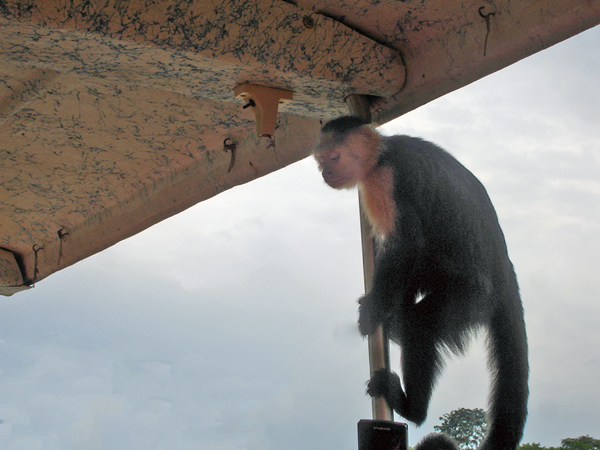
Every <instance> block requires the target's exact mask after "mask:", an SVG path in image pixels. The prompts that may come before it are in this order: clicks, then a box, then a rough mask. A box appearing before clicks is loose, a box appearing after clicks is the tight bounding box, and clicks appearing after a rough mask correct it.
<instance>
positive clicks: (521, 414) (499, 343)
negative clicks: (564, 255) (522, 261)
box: [479, 274, 529, 450]
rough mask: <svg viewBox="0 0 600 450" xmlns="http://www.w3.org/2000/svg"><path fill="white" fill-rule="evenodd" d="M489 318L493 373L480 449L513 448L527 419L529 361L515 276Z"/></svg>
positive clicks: (500, 449) (490, 362)
mask: <svg viewBox="0 0 600 450" xmlns="http://www.w3.org/2000/svg"><path fill="white" fill-rule="evenodd" d="M512 278H513V281H512V284H513V285H512V286H510V288H509V289H508V291H509V292H508V293H507V296H506V297H505V300H504V301H503V302H501V303H500V305H501V307H500V308H499V309H498V311H497V312H496V314H494V316H493V317H492V320H491V323H490V327H489V335H488V346H489V353H490V361H489V366H490V370H491V372H492V389H491V393H490V409H489V413H488V416H489V429H488V433H487V435H486V437H485V440H484V441H483V443H482V444H481V446H480V448H479V450H514V449H516V448H517V447H518V445H519V442H520V441H521V438H522V437H523V428H524V427H525V419H526V418H527V397H528V396H529V389H528V385H527V380H528V377H529V364H528V361H527V336H526V333H525V320H524V318H523V306H522V304H521V299H520V297H519V291H518V287H517V282H516V278H514V274H513V277H512Z"/></svg>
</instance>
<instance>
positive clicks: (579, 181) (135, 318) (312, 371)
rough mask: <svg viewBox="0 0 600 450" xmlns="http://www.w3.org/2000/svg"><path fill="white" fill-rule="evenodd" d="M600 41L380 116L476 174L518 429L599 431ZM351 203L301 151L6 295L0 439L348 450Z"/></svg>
mask: <svg viewBox="0 0 600 450" xmlns="http://www.w3.org/2000/svg"><path fill="white" fill-rule="evenodd" d="M599 47H600V27H596V28H594V29H592V30H588V31H587V32H584V33H582V34H580V35H578V36H576V37H573V38H571V39H569V40H567V41H565V42H563V43H561V44H558V45H556V46H554V47H552V48H550V49H548V50H545V51H543V52H540V53H538V54H536V55H533V56H531V57H529V58H527V59H525V60H523V61H521V62H519V63H516V64H514V65H512V66H510V67H508V68H506V69H504V70H502V71H500V72H498V73H496V74H493V75H490V76H488V77H486V78H484V79H482V80H479V81H477V82H475V83H473V84H471V85H469V86H467V87H465V88H463V89H460V90H459V91H456V92H453V93H451V94H448V95H446V96H444V97H442V98H440V99H437V100H435V101H433V102H431V103H429V104H427V105H425V106H423V107H421V108H419V109H417V110H415V111H413V112H411V113H409V114H406V115H405V116H403V117H401V118H399V119H397V120H396V121H394V122H392V123H389V124H387V125H386V126H384V127H383V128H382V130H381V131H382V133H384V134H409V135H413V136H420V137H423V138H425V139H427V140H430V141H433V142H435V143H437V144H438V145H440V146H442V147H444V148H445V149H446V150H448V151H449V152H450V153H452V154H453V155H454V156H455V157H456V158H457V159H459V160H460V161H461V162H462V163H463V164H464V165H465V166H466V167H467V168H469V169H470V170H471V171H472V172H473V173H474V174H475V175H476V176H477V177H478V178H479V179H480V180H481V181H482V182H483V184H484V185H485V186H486V188H487V190H488V193H489V194H490V197H491V199H492V201H493V202H494V205H495V207H496V210H497V213H498V216H499V218H500V223H501V225H502V227H503V230H504V233H505V236H506V239H507V243H508V248H509V254H510V257H511V260H512V262H513V263H514V265H515V268H516V272H517V276H518V278H519V283H520V288H521V295H522V298H523V304H524V308H525V319H526V324H527V332H528V339H529V355H530V365H531V374H530V400H529V416H528V421H527V424H526V428H525V435H524V438H523V442H539V443H541V445H543V446H558V445H560V440H561V439H564V438H569V437H578V436H581V435H586V434H588V435H590V436H593V437H595V438H600V402H599V401H598V400H599V399H600V383H599V382H598V380H599V379H600V326H599V323H600V276H599V274H600V257H599V256H598V255H600V81H599V80H600V51H599V50H600V48H599ZM357 208H358V207H357V193H356V192H355V191H341V192H340V191H335V190H333V189H330V188H328V187H327V186H326V185H325V184H324V183H323V181H322V179H321V176H320V174H319V172H318V170H317V167H316V163H315V162H314V161H313V160H312V159H306V160H303V161H301V162H299V163H296V164H293V165H291V166H289V167H287V168H285V169H283V170H280V171H278V172H276V173H273V174H271V175H268V176H266V177H263V178H261V179H259V180H257V181H254V182H252V183H249V184H246V185H243V186H239V187H236V188H233V189H231V190H229V191H227V192H224V193H222V194H220V195H218V196H217V197H215V198H213V199H210V200H207V201H205V202H203V203H200V204H198V205H196V206H195V207H193V208H190V209H189V210H187V211H185V212H183V213H181V214H178V215H177V216H175V217H173V218H170V219H168V220H166V221H164V222H162V223H160V224H158V225H155V226H153V227H152V228H150V229H148V230H146V231H144V232H142V233H140V234H139V235H137V236H134V237H132V238H130V239H127V240H125V241H123V242H121V243H119V244H117V245H115V246H114V247H111V248H110V249H108V250H106V251H104V252H101V253H99V254H97V255H95V256H93V257H90V258H88V259H86V260H84V261H82V262H80V263H78V264H76V265H74V266H72V267H70V268H68V269H66V270H63V271H61V272H58V273H56V274H54V275H52V276H50V277H49V278H48V279H46V280H43V281H41V282H39V283H37V284H36V286H35V288H34V289H31V290H29V291H26V292H22V293H19V294H16V295H14V296H12V297H0V420H1V423H0V448H2V449H7V450H104V449H110V450H137V449H140V450H141V449H143V450H151V449H152V450H154V449H156V450H192V449H193V450H234V449H248V450H258V449H260V450H271V449H273V450H275V449H277V450H296V449H298V450H300V449H303V450H306V449H313V450H320V449H328V450H331V449H340V450H341V449H355V448H357V437H356V423H357V422H358V420H360V419H368V418H371V405H370V400H369V398H368V397H367V396H366V395H365V384H366V381H367V379H368V378H369V368H368V356H367V343H366V341H365V340H364V339H363V338H362V337H361V336H360V335H359V333H358V331H357V329H356V319H357V304H356V300H357V299H358V297H359V296H360V295H362V293H363V281H362V260H361V250H360V237H359V224H358V212H357V211H358V209H357ZM482 343H483V339H482V338H481V337H479V338H478V339H476V340H474V342H473V343H472V345H471V348H470V350H469V352H468V354H467V355H466V356H465V357H464V358H456V357H455V358H452V359H450V360H449V362H448V363H447V367H446V370H445V371H444V373H443V375H442V377H441V379H440V381H439V383H438V385H437V388H436V390H435V392H434V395H433V400H432V403H431V406H430V410H429V415H428V420H427V421H426V422H425V424H424V425H423V426H421V427H420V428H416V427H414V426H411V427H410V428H409V444H410V445H414V444H415V443H416V442H417V441H418V440H419V439H420V438H421V437H422V436H423V435H424V434H426V433H429V432H431V431H433V426H434V425H436V424H439V423H440V420H439V417H440V416H442V415H443V414H444V413H448V412H450V411H452V410H455V409H459V408H463V407H464V408H485V407H486V399H487V395H488V375H487V369H486V362H485V352H484V347H483V344H482ZM391 355H392V369H394V370H397V368H398V360H399V350H398V348H397V347H395V346H392V348H391Z"/></svg>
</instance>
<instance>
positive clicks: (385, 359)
mask: <svg viewBox="0 0 600 450" xmlns="http://www.w3.org/2000/svg"><path fill="white" fill-rule="evenodd" d="M346 103H347V104H348V109H349V110H350V114H353V115H355V116H359V117H362V118H363V119H365V120H367V121H369V122H371V111H370V108H369V101H368V98H367V97H365V96H361V95H356V94H353V95H350V96H348V98H347V99H346ZM359 209H360V234H361V240H362V254H363V271H364V278H365V293H368V292H369V291H370V290H371V286H372V281H373V272H374V268H375V246H374V244H373V237H372V236H371V225H370V224H369V220H368V219H367V216H366V214H365V211H364V209H363V206H362V201H361V200H360V193H359ZM368 345H369V367H370V373H371V375H373V373H374V372H375V371H376V370H379V369H387V370H389V367H390V352H389V348H390V346H389V340H388V337H387V333H386V332H385V330H384V329H383V326H382V325H380V326H379V327H377V330H376V331H375V333H373V334H372V335H370V336H369V337H368ZM371 406H372V409H373V419H378V420H389V421H392V420H394V413H393V411H392V409H391V408H390V407H389V406H388V404H387V402H386V401H385V399H384V398H383V397H374V398H373V399H372V400H371Z"/></svg>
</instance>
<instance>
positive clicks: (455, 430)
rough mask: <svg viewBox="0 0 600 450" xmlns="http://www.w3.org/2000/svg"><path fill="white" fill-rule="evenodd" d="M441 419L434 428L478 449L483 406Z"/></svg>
mask: <svg viewBox="0 0 600 450" xmlns="http://www.w3.org/2000/svg"><path fill="white" fill-rule="evenodd" d="M440 420H441V421H442V424H441V425H435V426H434V427H433V428H434V430H436V431H439V432H442V433H445V434H447V435H448V436H451V437H452V438H454V440H456V442H457V443H458V446H459V447H460V448H461V449H463V450H473V449H476V448H477V447H478V446H479V444H480V443H481V441H482V440H483V437H484V436H485V432H486V431H487V420H486V417H485V411H484V410H483V409H481V408H476V409H467V408H461V409H458V410H456V411H452V412H450V413H446V414H444V415H443V416H442V417H440ZM528 450H535V449H528ZM598 450H600V449H598Z"/></svg>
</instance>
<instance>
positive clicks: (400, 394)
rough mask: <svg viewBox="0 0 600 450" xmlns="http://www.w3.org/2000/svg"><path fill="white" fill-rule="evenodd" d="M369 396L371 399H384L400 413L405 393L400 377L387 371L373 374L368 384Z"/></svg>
mask: <svg viewBox="0 0 600 450" xmlns="http://www.w3.org/2000/svg"><path fill="white" fill-rule="evenodd" d="M367 394H369V395H370V396H371V397H383V398H385V401H386V402H387V404H388V405H390V407H391V408H392V409H394V410H396V412H398V413H399V411H400V403H401V402H402V399H404V391H403V390H402V386H401V384H400V377H398V375H396V374H395V373H394V372H390V371H389V370H387V369H380V370H378V371H376V372H375V373H374V374H373V377H372V378H371V380H370V381H369V383H368V384H367Z"/></svg>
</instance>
